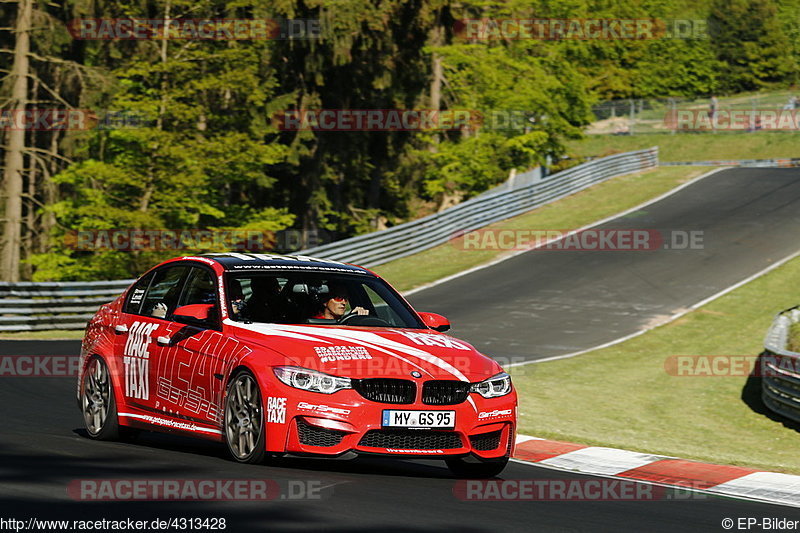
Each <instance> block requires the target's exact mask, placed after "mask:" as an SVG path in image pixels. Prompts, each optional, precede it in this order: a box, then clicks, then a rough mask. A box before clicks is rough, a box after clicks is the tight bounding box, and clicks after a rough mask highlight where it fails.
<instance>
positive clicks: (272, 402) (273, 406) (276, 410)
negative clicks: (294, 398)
mask: <svg viewBox="0 0 800 533" xmlns="http://www.w3.org/2000/svg"><path fill="white" fill-rule="evenodd" d="M267 422H270V423H273V424H285V423H286V398H275V397H273V396H270V397H268V398H267Z"/></svg>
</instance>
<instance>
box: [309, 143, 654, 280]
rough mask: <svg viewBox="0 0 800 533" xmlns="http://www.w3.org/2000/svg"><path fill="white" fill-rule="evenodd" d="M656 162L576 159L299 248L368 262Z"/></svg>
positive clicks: (632, 155) (643, 157)
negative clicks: (437, 209)
mask: <svg viewBox="0 0 800 533" xmlns="http://www.w3.org/2000/svg"><path fill="white" fill-rule="evenodd" d="M656 166H658V147H653V148H648V149H646V150H638V151H635V152H626V153H623V154H615V155H611V156H608V157H604V158H602V159H596V160H594V161H589V162H587V163H582V164H580V165H578V166H575V167H572V168H570V169H567V170H564V171H561V172H558V173H555V174H552V175H550V176H549V177H547V178H546V179H544V180H542V181H540V182H537V183H534V184H531V185H528V186H526V187H521V188H518V189H514V190H511V191H499V192H496V193H491V192H490V193H484V194H482V195H481V196H479V197H476V198H471V199H469V200H467V201H465V202H462V203H460V204H458V205H456V206H454V207H451V208H450V209H447V210H445V211H442V212H441V213H436V214H434V215H429V216H427V217H424V218H421V219H418V220H414V221H412V222H406V223H405V224H400V225H398V226H394V227H392V228H389V229H386V230H383V231H379V232H375V233H368V234H366V235H359V236H357V237H351V238H349V239H344V240H341V241H337V242H333V243H330V244H324V245H322V246H317V247H315V248H309V249H307V250H303V251H302V252H301V253H303V254H305V255H312V256H317V257H324V258H327V259H334V260H336V261H343V262H345V263H356V264H359V265H363V266H366V267H374V266H378V265H381V264H383V263H387V262H389V261H393V260H395V259H400V258H401V257H406V256H408V255H413V254H416V253H419V252H422V251H424V250H427V249H429V248H433V247H434V246H437V245H439V244H443V243H445V242H447V241H448V240H449V239H450V238H451V237H453V235H455V234H457V232H460V231H471V230H475V229H478V228H481V227H483V226H486V225H488V224H491V223H493V222H498V221H500V220H505V219H507V218H511V217H513V216H515V215H519V214H521V213H524V212H526V211H530V210H531V209H535V208H537V207H540V206H542V205H544V204H547V203H550V202H553V201H555V200H558V199H559V198H562V197H564V196H567V195H570V194H573V193H575V192H577V191H580V190H582V189H585V188H587V187H590V186H591V185H594V184H596V183H600V182H601V181H605V180H607V179H610V178H613V177H616V176H620V175H622V174H630V173H631V172H638V171H640V170H645V169H648V168H653V167H656Z"/></svg>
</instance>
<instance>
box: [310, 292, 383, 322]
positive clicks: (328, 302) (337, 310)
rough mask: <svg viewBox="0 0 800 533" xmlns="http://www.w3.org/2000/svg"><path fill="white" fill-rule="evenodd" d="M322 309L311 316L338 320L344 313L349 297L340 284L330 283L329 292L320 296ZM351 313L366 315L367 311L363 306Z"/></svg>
mask: <svg viewBox="0 0 800 533" xmlns="http://www.w3.org/2000/svg"><path fill="white" fill-rule="evenodd" d="M321 300H322V301H321V303H322V309H321V310H320V311H319V312H318V313H317V314H316V315H314V316H312V317H311V318H327V319H328V320H339V319H341V318H342V317H343V316H344V315H345V311H346V310H347V303H348V301H349V298H348V296H347V291H346V290H345V289H344V287H342V286H340V285H331V286H330V292H328V294H327V295H322V296H321ZM352 312H353V313H356V314H359V315H368V314H369V311H368V310H367V309H364V308H363V307H356V308H354V309H353V310H352Z"/></svg>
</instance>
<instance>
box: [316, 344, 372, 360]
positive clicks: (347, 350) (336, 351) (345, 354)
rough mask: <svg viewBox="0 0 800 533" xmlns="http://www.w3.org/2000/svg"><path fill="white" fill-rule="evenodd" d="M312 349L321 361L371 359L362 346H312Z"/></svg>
mask: <svg viewBox="0 0 800 533" xmlns="http://www.w3.org/2000/svg"><path fill="white" fill-rule="evenodd" d="M314 351H315V352H316V354H317V357H319V360H320V361H322V362H323V363H327V362H329V361H350V360H354V359H372V355H371V354H370V353H369V351H367V349H366V348H364V347H363V346H314Z"/></svg>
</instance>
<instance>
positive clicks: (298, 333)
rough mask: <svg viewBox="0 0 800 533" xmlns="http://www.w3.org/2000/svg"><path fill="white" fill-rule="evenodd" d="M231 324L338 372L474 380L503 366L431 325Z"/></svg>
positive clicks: (297, 360)
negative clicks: (426, 326) (407, 327)
mask: <svg viewBox="0 0 800 533" xmlns="http://www.w3.org/2000/svg"><path fill="white" fill-rule="evenodd" d="M227 325H228V326H231V327H232V330H233V333H234V335H236V336H237V337H238V338H240V339H242V340H243V341H246V342H249V343H256V344H259V345H262V346H264V347H266V348H269V349H270V350H274V351H276V352H278V353H280V354H281V355H283V356H284V357H286V358H287V359H289V360H291V361H292V362H293V363H294V364H296V365H297V366H302V367H304V368H310V369H314V370H319V371H321V372H326V373H328V374H334V375H337V376H344V377H350V378H369V377H390V378H399V379H408V378H409V376H414V377H421V378H422V379H448V380H453V379H456V380H460V381H471V382H476V381H481V380H483V379H485V378H487V377H491V376H493V375H495V374H497V373H498V372H500V371H501V370H502V369H501V368H500V365H498V364H497V362H495V361H494V360H492V359H490V358H489V357H486V356H485V355H483V354H481V353H480V352H478V351H477V350H476V349H475V348H474V347H473V346H472V345H470V344H468V343H466V342H464V341H461V340H458V339H455V338H453V337H450V336H449V335H445V334H443V333H439V332H436V331H432V330H417V329H396V328H374V327H372V328H371V327H336V326H317V325H313V326H301V325H284V324H244V323H240V322H233V321H227ZM417 373H419V374H421V376H417Z"/></svg>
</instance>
